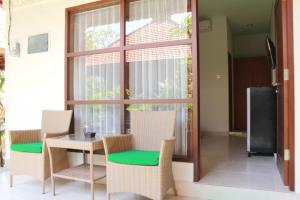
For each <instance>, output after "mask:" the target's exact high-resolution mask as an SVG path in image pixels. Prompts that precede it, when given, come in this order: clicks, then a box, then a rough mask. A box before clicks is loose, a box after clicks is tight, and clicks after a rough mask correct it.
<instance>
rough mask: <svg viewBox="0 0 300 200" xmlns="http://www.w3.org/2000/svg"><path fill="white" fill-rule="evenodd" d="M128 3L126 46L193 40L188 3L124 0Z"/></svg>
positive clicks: (187, 1) (176, 0) (189, 2)
mask: <svg viewBox="0 0 300 200" xmlns="http://www.w3.org/2000/svg"><path fill="white" fill-rule="evenodd" d="M128 3H129V5H128V6H129V12H128V17H127V21H126V44H140V43H153V42H162V41H169V40H180V39H188V38H191V37H192V14H191V10H190V5H191V1H190V0H138V1H131V0H127V4H128Z"/></svg>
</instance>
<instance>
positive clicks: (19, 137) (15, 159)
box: [10, 111, 72, 193]
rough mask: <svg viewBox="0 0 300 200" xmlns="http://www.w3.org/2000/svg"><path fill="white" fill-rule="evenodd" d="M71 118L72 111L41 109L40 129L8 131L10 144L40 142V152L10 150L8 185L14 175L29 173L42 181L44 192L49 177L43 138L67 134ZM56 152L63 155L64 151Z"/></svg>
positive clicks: (11, 184) (46, 152) (46, 150)
mask: <svg viewBox="0 0 300 200" xmlns="http://www.w3.org/2000/svg"><path fill="white" fill-rule="evenodd" d="M71 118H72V111H43V113H42V128H41V130H18V131H10V145H12V144H28V143H33V142H42V152H41V153H28V152H19V151H14V150H11V151H10V187H12V186H13V176H14V175H30V176H32V177H34V178H37V179H39V180H40V181H41V182H42V192H43V193H45V180H46V179H47V178H49V177H50V166H49V155H48V149H47V147H46V143H45V138H49V137H57V136H61V135H66V134H68V132H69V127H70V122H71ZM57 153H58V154H60V155H61V157H63V156H64V153H66V152H63V151H62V152H57Z"/></svg>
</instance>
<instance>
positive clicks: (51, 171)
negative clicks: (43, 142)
mask: <svg viewBox="0 0 300 200" xmlns="http://www.w3.org/2000/svg"><path fill="white" fill-rule="evenodd" d="M48 152H49V161H50V176H51V186H52V194H53V196H55V182H54V177H53V157H52V148H51V147H49V146H48Z"/></svg>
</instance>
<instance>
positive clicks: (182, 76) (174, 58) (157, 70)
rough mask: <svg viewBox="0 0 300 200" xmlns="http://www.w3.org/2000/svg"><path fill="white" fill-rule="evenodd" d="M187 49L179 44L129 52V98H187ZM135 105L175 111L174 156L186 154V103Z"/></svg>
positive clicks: (187, 47)
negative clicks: (177, 45)
mask: <svg viewBox="0 0 300 200" xmlns="http://www.w3.org/2000/svg"><path fill="white" fill-rule="evenodd" d="M190 51H191V49H190V47H189V46H179V47H164V48H157V49H147V50H137V51H132V52H128V54H127V59H128V61H129V76H130V77H129V91H130V98H131V99H185V98H188V77H189V71H188V67H189V63H188V62H189V56H190V53H191V52H190ZM149 55H150V56H149ZM135 107H136V108H137V109H140V110H177V120H176V122H177V123H176V128H175V136H176V145H175V153H176V154H177V155H186V154H187V134H188V131H189V130H188V127H189V126H188V124H189V123H190V122H191V119H189V110H188V108H189V105H187V104H177V105H149V106H147V105H145V106H143V107H138V106H135Z"/></svg>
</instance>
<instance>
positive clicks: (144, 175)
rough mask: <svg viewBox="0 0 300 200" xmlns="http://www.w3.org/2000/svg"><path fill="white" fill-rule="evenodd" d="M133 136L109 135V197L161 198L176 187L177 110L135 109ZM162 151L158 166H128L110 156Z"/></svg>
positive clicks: (107, 164)
mask: <svg viewBox="0 0 300 200" xmlns="http://www.w3.org/2000/svg"><path fill="white" fill-rule="evenodd" d="M130 117H131V122H130V124H131V125H130V130H131V131H130V132H131V134H129V135H123V136H114V137H106V138H105V139H104V148H105V153H106V158H107V159H106V160H107V163H106V167H107V199H110V194H112V193H119V192H130V193H135V194H139V195H142V196H145V197H148V198H152V199H155V200H161V199H163V198H164V196H165V195H166V192H167V191H168V190H169V189H170V188H173V190H174V193H175V195H177V191H176V188H175V182H174V178H173V172H172V155H173V151H174V145H175V138H174V136H173V135H174V128H175V118H176V112H175V111H133V112H131V115H130ZM134 149H135V150H158V151H160V152H159V162H158V166H140V165H126V164H119V163H115V162H111V161H109V160H108V155H109V154H111V153H116V152H123V151H128V150H134Z"/></svg>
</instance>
